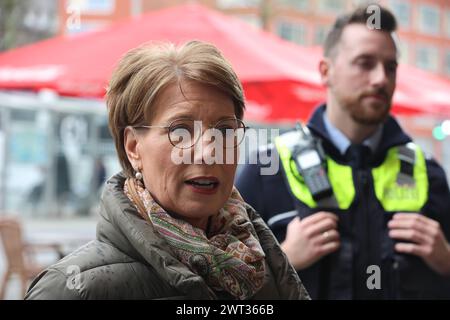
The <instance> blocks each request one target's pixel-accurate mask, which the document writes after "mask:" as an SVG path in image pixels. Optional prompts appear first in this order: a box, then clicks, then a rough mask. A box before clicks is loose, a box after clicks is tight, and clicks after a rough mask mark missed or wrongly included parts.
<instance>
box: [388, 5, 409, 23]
mask: <svg viewBox="0 0 450 320" xmlns="http://www.w3.org/2000/svg"><path fill="white" fill-rule="evenodd" d="M389 5H390V9H391V10H392V13H393V14H394V15H395V17H396V18H397V22H398V24H399V26H400V27H401V28H406V29H408V28H409V27H410V26H411V4H410V2H409V1H407V0H391V1H390V2H389Z"/></svg>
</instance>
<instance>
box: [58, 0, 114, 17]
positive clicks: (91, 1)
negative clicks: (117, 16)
mask: <svg viewBox="0 0 450 320" xmlns="http://www.w3.org/2000/svg"><path fill="white" fill-rule="evenodd" d="M66 7H67V8H68V9H70V10H76V11H79V12H80V13H82V14H104V15H109V14H111V13H113V12H114V11H115V9H116V0H83V1H76V0H67V5H66Z"/></svg>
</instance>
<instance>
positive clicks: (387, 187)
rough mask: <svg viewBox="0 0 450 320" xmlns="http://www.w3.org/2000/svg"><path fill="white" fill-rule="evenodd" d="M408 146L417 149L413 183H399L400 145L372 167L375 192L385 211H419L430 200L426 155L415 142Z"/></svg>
mask: <svg viewBox="0 0 450 320" xmlns="http://www.w3.org/2000/svg"><path fill="white" fill-rule="evenodd" d="M408 147H411V148H413V149H414V150H415V155H416V157H415V162H414V169H413V177H412V178H413V180H412V183H411V184H399V183H398V181H397V178H398V174H399V173H400V160H399V154H398V153H399V147H394V148H391V149H390V150H389V151H388V153H387V155H386V159H385V160H384V162H383V164H382V165H381V166H379V167H377V168H374V169H372V175H373V181H374V187H375V194H376V196H377V198H378V200H379V201H380V203H381V205H382V206H383V208H384V210H385V211H392V212H396V211H412V212H418V211H420V209H421V208H422V207H423V206H424V205H425V203H426V202H427V200H428V175H427V166H426V162H425V156H424V154H423V152H422V150H421V149H420V148H419V147H418V146H417V145H415V144H413V143H409V144H408Z"/></svg>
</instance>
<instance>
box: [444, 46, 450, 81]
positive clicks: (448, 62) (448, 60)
mask: <svg viewBox="0 0 450 320" xmlns="http://www.w3.org/2000/svg"><path fill="white" fill-rule="evenodd" d="M445 72H446V73H447V75H449V76H450V49H447V52H446V53H445Z"/></svg>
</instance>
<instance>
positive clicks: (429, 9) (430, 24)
mask: <svg viewBox="0 0 450 320" xmlns="http://www.w3.org/2000/svg"><path fill="white" fill-rule="evenodd" d="M418 10H419V12H418V15H419V19H418V28H419V31H421V32H423V33H426V34H431V35H438V34H439V33H440V25H441V22H440V15H439V7H438V6H433V5H428V4H422V5H420V6H419V7H418Z"/></svg>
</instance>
